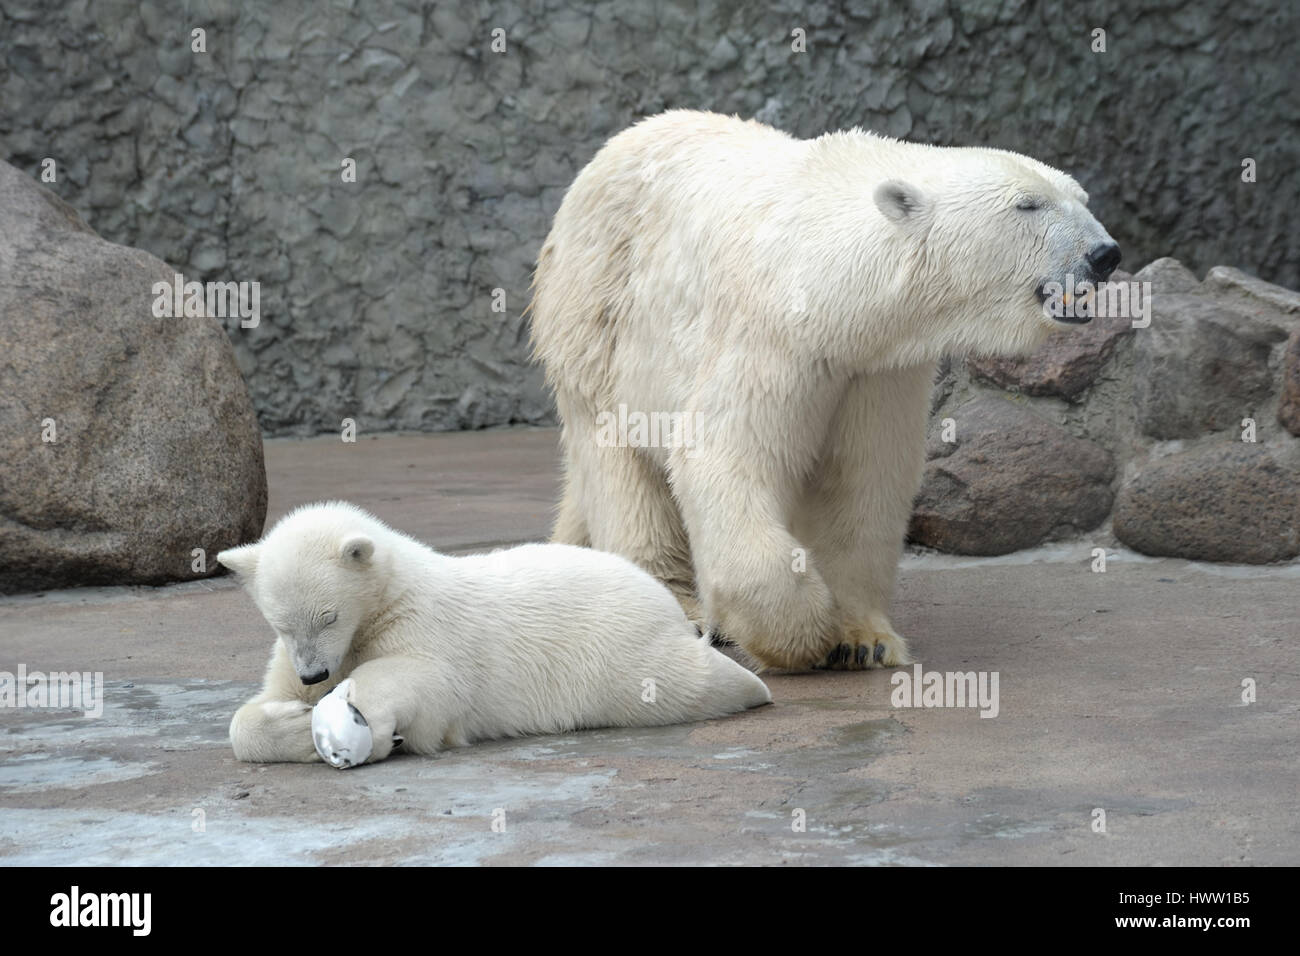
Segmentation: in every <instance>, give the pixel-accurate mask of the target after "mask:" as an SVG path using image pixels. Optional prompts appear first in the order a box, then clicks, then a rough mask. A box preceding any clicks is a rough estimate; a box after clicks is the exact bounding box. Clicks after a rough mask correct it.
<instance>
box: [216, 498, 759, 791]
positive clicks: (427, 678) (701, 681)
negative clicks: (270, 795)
mask: <svg viewBox="0 0 1300 956" xmlns="http://www.w3.org/2000/svg"><path fill="white" fill-rule="evenodd" d="M217 560H218V561H220V562H221V563H222V564H224V565H225V566H226V567H228V568H231V569H232V570H234V571H235V572H236V573H238V574H239V576H240V578H241V580H242V582H243V584H244V586H245V587H246V588H247V590H248V593H249V595H250V596H251V597H252V599H253V602H254V603H255V604H256V605H257V608H258V610H260V611H261V612H262V615H263V616H264V617H265V618H266V621H267V623H268V624H270V625H271V627H272V628H273V629H274V630H275V633H276V636H277V638H278V639H277V641H276V644H275V649H274V651H273V653H272V655H271V662H270V664H269V666H268V668H267V672H266V679H265V682H264V684H263V687H262V691H261V693H259V694H258V695H257V696H256V697H254V698H253V699H252V700H250V701H249V702H248V703H246V704H245V705H244V706H243V707H241V708H240V709H239V711H238V712H237V713H236V714H235V716H234V719H233V720H232V721H231V723H230V741H231V744H232V745H233V747H234V750H235V756H236V757H238V758H239V759H240V760H247V761H255V762H266V761H303V762H305V761H311V760H315V759H317V756H319V757H320V758H322V759H324V760H325V761H326V762H328V763H331V764H333V765H334V766H336V767H339V768H345V767H351V766H355V765H357V764H361V763H365V762H368V761H369V762H374V761H378V760H383V759H384V758H385V757H387V756H388V754H389V753H390V752H391V750H392V748H393V746H394V743H395V740H402V741H404V742H405V746H406V748H407V749H408V750H411V751H414V752H416V753H425V754H428V753H434V752H436V751H438V750H441V749H442V748H444V747H456V746H463V745H465V744H468V743H471V742H473V741H476V740H487V739H492V738H498V737H512V736H518V735H522V734H545V733H562V732H566V731H570V730H575V729H578V728H584V727H588V728H589V727H641V726H657V725H661V724H674V723H682V722H687V721H695V720H705V719H708V718H711V717H721V716H723V715H725V714H731V713H735V712H737V711H741V710H745V709H746V708H750V707H757V706H759V705H761V704H766V703H770V702H771V699H772V698H771V694H770V693H769V692H768V689H767V687H766V686H765V685H764V684H763V682H762V681H761V680H759V679H758V678H757V677H756V676H754V675H753V674H752V673H750V672H749V671H748V670H746V669H745V668H744V667H741V666H740V665H739V664H737V663H736V662H735V661H733V660H731V659H730V658H728V657H726V656H725V655H723V654H721V653H719V652H718V651H716V650H714V649H713V648H712V647H710V646H709V642H708V641H706V640H703V639H701V638H699V637H698V636H697V634H696V631H695V628H694V626H693V625H692V624H691V623H690V622H689V621H688V620H687V619H686V616H685V614H684V613H683V612H682V609H681V606H680V605H679V604H678V603H677V601H676V600H675V599H674V598H673V596H672V594H671V593H670V592H669V591H668V589H667V588H665V587H664V586H663V585H662V584H660V583H659V582H658V581H656V580H655V579H654V578H653V577H651V576H650V575H649V574H647V573H646V572H645V571H642V570H641V569H640V568H639V567H637V566H636V565H635V564H633V563H632V562H630V561H628V560H626V559H624V558H621V557H619V556H617V555H614V554H607V553H604V552H600V551H592V550H589V549H587V548H578V547H572V546H569V545H561V544H529V545H523V546H521V547H517V548H510V549H506V550H501V551H493V552H491V553H489V554H478V555H472V556H469V557H451V556H449V555H444V554H439V553H438V552H436V551H434V550H433V549H432V548H428V547H426V546H424V545H423V544H420V543H419V542H418V541H416V540H414V539H413V538H410V537H408V536H406V535H404V534H401V533H400V532H398V531H395V530H393V529H391V528H389V527H388V526H386V525H385V524H383V523H382V522H381V521H379V520H378V519H377V518H375V517H374V516H373V515H370V514H368V513H367V512H365V511H363V510H361V509H360V508H357V507H355V506H353V505H350V504H346V503H344V502H329V503H325V504H317V505H309V506H306V507H303V508H299V509H298V510H297V511H294V512H293V513H291V514H289V515H287V516H286V517H284V518H283V519H282V520H281V521H280V522H279V523H278V524H276V526H275V527H274V528H273V529H272V530H271V531H270V533H269V534H267V535H266V536H265V537H264V538H263V539H262V540H261V541H259V542H257V543H255V544H247V545H243V546H242V547H238V548H231V549H229V550H227V551H222V552H221V553H220V554H218V555H217Z"/></svg>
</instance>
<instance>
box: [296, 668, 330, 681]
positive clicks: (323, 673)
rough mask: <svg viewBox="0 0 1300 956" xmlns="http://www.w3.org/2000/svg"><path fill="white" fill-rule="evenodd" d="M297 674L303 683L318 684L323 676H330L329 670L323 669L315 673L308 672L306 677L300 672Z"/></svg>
mask: <svg viewBox="0 0 1300 956" xmlns="http://www.w3.org/2000/svg"><path fill="white" fill-rule="evenodd" d="M298 676H299V679H300V680H301V681H302V682H303V683H304V684H319V683H320V682H321V681H323V680H324V679H325V678H327V677H329V676H330V672H329V671H328V670H324V671H317V672H316V673H315V674H310V675H308V676H307V677H303V676H302V675H301V674H300V675H298Z"/></svg>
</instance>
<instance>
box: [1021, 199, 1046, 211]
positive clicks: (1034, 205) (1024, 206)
mask: <svg viewBox="0 0 1300 956" xmlns="http://www.w3.org/2000/svg"><path fill="white" fill-rule="evenodd" d="M1016 208H1017V209H1019V210H1020V211H1021V212H1033V211H1034V210H1035V209H1042V208H1043V203H1042V200H1040V199H1033V198H1030V199H1022V200H1020V202H1018V203H1016Z"/></svg>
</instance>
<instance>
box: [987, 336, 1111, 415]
mask: <svg viewBox="0 0 1300 956" xmlns="http://www.w3.org/2000/svg"><path fill="white" fill-rule="evenodd" d="M1132 334H1133V320H1132V319H1131V318H1128V317H1125V316H1107V317H1098V318H1095V319H1093V320H1092V321H1091V322H1089V323H1087V324H1086V325H1077V326H1067V327H1063V328H1062V329H1061V330H1060V331H1058V332H1055V333H1053V335H1052V337H1051V338H1049V339H1048V340H1047V341H1046V342H1044V343H1043V344H1042V345H1041V346H1039V347H1038V348H1037V349H1036V350H1035V351H1034V352H1033V353H1032V354H1031V355H1028V356H1026V357H1025V358H1003V357H984V356H971V357H970V358H968V359H967V360H966V368H967V369H968V370H969V371H970V374H971V376H972V377H973V378H976V379H979V380H981V381H985V382H989V383H991V384H993V385H996V386H998V387H999V388H1004V389H1007V390H1008V391H1011V392H1022V393H1024V394H1026V395H1059V396H1060V397H1062V398H1067V399H1069V400H1070V401H1077V400H1079V399H1080V398H1081V396H1082V395H1083V393H1084V392H1085V391H1086V390H1087V389H1088V387H1089V386H1091V385H1092V384H1093V383H1094V382H1095V381H1096V380H1097V375H1098V373H1100V372H1101V370H1102V369H1103V368H1105V366H1106V363H1107V362H1109V361H1110V357H1111V356H1112V355H1113V354H1114V352H1115V347H1116V346H1117V345H1118V344H1119V341H1120V339H1122V338H1124V337H1125V336H1127V335H1132Z"/></svg>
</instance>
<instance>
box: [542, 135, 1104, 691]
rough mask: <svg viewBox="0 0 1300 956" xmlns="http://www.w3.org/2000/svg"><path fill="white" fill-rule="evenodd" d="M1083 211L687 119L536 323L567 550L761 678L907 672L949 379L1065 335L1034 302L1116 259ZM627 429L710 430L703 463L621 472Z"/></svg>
mask: <svg viewBox="0 0 1300 956" xmlns="http://www.w3.org/2000/svg"><path fill="white" fill-rule="evenodd" d="M1030 197H1032V198H1035V199H1038V200H1041V202H1042V208H1041V209H1040V210H1038V211H1029V212H1027V211H1022V210H1020V209H1017V208H1016V207H1017V203H1018V202H1021V201H1023V200H1025V199H1027V198H1030ZM1086 203H1087V195H1086V194H1085V193H1084V192H1083V190H1082V189H1080V188H1079V186H1078V184H1077V183H1076V182H1075V181H1074V180H1073V179H1071V178H1070V177H1069V176H1067V175H1066V174H1064V173H1061V172H1059V171H1057V170H1055V169H1052V168H1051V167H1049V166H1045V165H1044V164H1042V163H1039V162H1037V161H1035V160H1032V159H1029V158H1028V157H1024V156H1019V155H1017V154H1015V153H1010V152H1005V151H1001V150H991V149H952V148H939V147H933V146H924V145H917V144H912V143H904V142H900V141H897V140H892V139H887V138H884V137H880V136H876V135H873V134H871V133H868V132H863V131H861V130H853V131H850V132H842V133H832V134H828V135H826V136H822V137H820V138H818V139H815V140H808V141H801V140H796V139H793V138H791V137H790V136H787V135H786V134H784V133H781V132H778V131H777V130H774V129H771V128H770V127H767V126H764V125H762V124H760V123H757V122H752V121H751V122H743V121H741V120H738V119H735V118H728V117H723V116H718V115H715V114H710V113H697V112H689V111H676V112H670V113H665V114H663V115H661V116H657V117H654V118H651V119H648V120H646V121H644V122H642V123H640V124H639V125H637V126H635V127H633V128H631V129H629V130H626V131H624V132H623V133H620V134H619V135H617V136H615V137H614V138H613V139H611V140H610V141H609V143H607V144H606V145H605V147H604V148H603V149H602V150H601V151H600V152H599V153H598V154H597V155H596V157H595V158H594V159H593V160H592V161H591V163H590V164H588V166H587V167H586V168H585V169H583V171H582V172H581V173H580V174H579V175H578V177H577V179H576V180H575V181H574V183H573V186H572V187H571V188H570V190H569V192H568V193H567V195H566V196H565V199H564V202H563V203H562V205H561V206H560V209H559V211H558V212H557V213H556V216H555V223H554V226H553V228H552V230H551V233H550V235H549V236H548V238H547V240H546V243H545V244H544V245H543V247H542V250H541V253H540V255H539V259H538V267H537V274H536V277H535V282H534V298H533V302H532V305H531V306H530V309H531V312H532V326H533V341H534V345H535V348H536V353H537V356H538V358H539V359H540V360H541V361H542V362H543V363H544V364H545V366H546V371H547V378H548V381H549V383H550V384H551V385H552V386H553V387H554V389H555V396H556V404H557V407H558V409H559V412H560V415H561V418H562V420H563V426H564V427H563V433H562V435H563V437H562V441H563V446H564V456H565V490H564V497H563V500H562V502H561V504H560V509H559V515H558V518H557V521H556V526H555V530H554V535H553V538H554V540H556V541H560V542H567V543H571V544H579V545H583V544H589V545H591V546H592V547H596V548H599V549H601V550H605V551H613V552H617V553H619V554H623V555H626V556H627V557H629V558H631V559H632V560H634V561H636V562H637V563H638V564H639V565H641V566H642V567H644V568H646V569H647V570H649V571H650V572H651V573H652V574H654V575H655V576H656V577H657V578H659V579H660V580H661V581H663V582H664V583H665V584H667V585H668V586H669V587H670V588H671V589H672V591H673V592H674V594H675V595H676V596H677V597H678V599H679V600H680V601H681V603H682V604H683V607H684V608H686V610H687V612H688V613H689V614H691V615H692V616H693V617H697V618H699V619H700V620H701V621H702V622H704V623H705V624H707V625H709V626H715V625H716V626H718V627H720V628H721V630H722V632H723V633H724V634H725V635H726V636H727V637H729V638H731V639H733V640H736V641H738V642H739V643H740V644H742V645H743V646H744V647H745V648H746V649H747V650H749V651H750V652H751V653H753V654H754V655H755V656H757V657H758V658H759V659H760V660H761V661H763V662H764V663H765V664H768V665H772V666H783V667H807V666H809V665H812V664H815V663H816V662H818V661H822V660H824V659H825V658H826V655H827V654H828V653H829V652H831V651H832V649H834V648H835V647H836V646H837V645H842V644H843V645H847V646H848V655H849V658H848V660H840V661H838V662H837V661H836V660H835V659H834V658H832V659H831V661H830V663H831V664H832V665H833V666H851V667H852V666H871V665H872V664H886V665H892V664H898V663H904V662H906V661H907V659H908V652H907V647H906V644H905V642H904V641H903V639H902V638H901V637H900V636H899V635H898V634H897V633H895V632H894V630H893V628H892V626H891V625H890V622H889V617H888V611H889V602H890V598H891V594H892V591H893V585H894V574H895V569H896V564H897V560H898V555H899V551H900V548H901V543H902V539H903V534H904V531H905V528H906V523H907V518H908V514H909V512H910V508H911V502H912V498H913V496H914V495H915V492H916V490H917V488H918V486H919V483H920V477H921V472H922V466H923V457H924V456H923V445H924V433H925V421H926V414H927V410H928V408H927V406H928V401H929V395H930V387H931V382H932V379H933V375H934V370H935V363H936V360H937V359H939V358H940V356H942V355H943V354H945V353H964V352H969V351H981V352H989V353H1016V352H1025V351H1028V350H1030V349H1032V348H1033V347H1034V346H1036V345H1037V344H1039V343H1040V342H1041V341H1042V339H1043V337H1044V336H1046V335H1047V334H1048V333H1049V332H1050V331H1051V330H1052V329H1053V328H1058V327H1059V326H1057V325H1055V324H1054V323H1053V321H1052V320H1051V319H1050V318H1048V317H1047V316H1046V315H1045V314H1044V312H1043V309H1042V307H1041V305H1040V303H1039V300H1038V298H1037V296H1036V295H1035V289H1036V288H1037V287H1038V285H1039V284H1040V282H1043V281H1047V280H1051V281H1062V280H1064V278H1065V276H1066V275H1067V274H1069V273H1071V271H1072V270H1073V274H1075V275H1076V276H1083V275H1086V274H1087V272H1086V269H1085V268H1084V265H1083V263H1084V256H1085V254H1086V252H1087V251H1088V250H1089V249H1090V248H1092V247H1093V246H1094V245H1096V244H1097V243H1099V242H1108V241H1109V236H1107V235H1106V232H1105V230H1104V229H1103V228H1102V227H1101V225H1100V224H1099V223H1097V221H1096V220H1095V219H1094V218H1093V217H1092V216H1091V215H1090V214H1089V213H1088V211H1087V208H1086ZM620 404H624V405H626V406H627V407H628V409H630V410H633V411H640V412H644V413H655V412H661V413H675V414H680V415H683V416H687V417H689V419H690V420H691V421H692V422H693V423H695V424H696V425H697V428H696V434H695V436H694V438H695V447H694V448H693V449H690V450H689V452H688V450H687V449H685V448H681V447H677V448H663V447H661V448H640V449H637V448H621V447H607V446H602V444H601V443H600V442H598V440H597V439H598V437H599V434H598V430H597V416H599V415H600V414H601V413H602V412H613V411H615V410H616V409H617V408H618V406H619V405H620ZM801 553H803V554H805V555H806V568H804V569H803V570H798V555H799V554H801ZM697 601H698V604H699V605H702V607H700V606H698V605H697Z"/></svg>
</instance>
